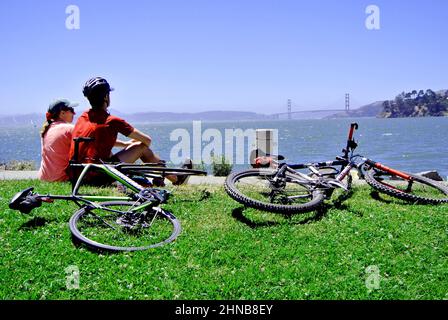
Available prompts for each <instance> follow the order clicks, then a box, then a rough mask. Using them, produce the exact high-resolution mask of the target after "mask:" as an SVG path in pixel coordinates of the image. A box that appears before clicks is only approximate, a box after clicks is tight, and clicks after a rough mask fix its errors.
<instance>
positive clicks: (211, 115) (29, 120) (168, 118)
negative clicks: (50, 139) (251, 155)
mask: <svg viewBox="0 0 448 320" xmlns="http://www.w3.org/2000/svg"><path fill="white" fill-rule="evenodd" d="M80 113H81V112H78V115H79V114H80ZM111 114H113V115H116V116H119V117H122V118H124V119H126V121H129V122H130V123H148V122H181V121H195V120H198V121H238V120H262V119H269V118H270V117H269V116H267V115H264V114H259V113H255V112H244V111H207V112H198V113H175V112H139V113H133V114H125V113H122V112H119V111H117V110H113V109H112V110H111ZM44 120H45V119H44V114H38V113H31V114H22V115H11V116H1V115H0V125H2V126H19V125H30V124H31V125H35V126H38V127H40V126H41V125H42V123H43V122H44Z"/></svg>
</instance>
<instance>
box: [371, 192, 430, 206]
mask: <svg viewBox="0 0 448 320" xmlns="http://www.w3.org/2000/svg"><path fill="white" fill-rule="evenodd" d="M370 196H371V197H372V199H374V200H377V201H380V202H382V203H385V204H399V205H404V206H414V205H418V204H423V203H418V202H410V201H405V200H402V199H398V198H393V197H391V196H388V195H385V194H381V193H379V192H378V191H376V190H372V191H371V192H370Z"/></svg>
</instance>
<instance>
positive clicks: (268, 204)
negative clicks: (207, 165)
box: [224, 169, 324, 214]
mask: <svg viewBox="0 0 448 320" xmlns="http://www.w3.org/2000/svg"><path fill="white" fill-rule="evenodd" d="M274 175H275V171H273V170H263V169H254V170H247V171H242V172H237V173H232V174H230V175H229V176H228V177H227V178H226V181H225V184H224V187H225V190H226V192H227V193H228V195H229V196H230V197H231V198H233V199H234V200H236V201H238V202H239V203H242V204H244V205H246V206H248V207H252V208H255V209H259V210H264V211H269V212H275V213H285V214H290V213H299V212H309V211H312V210H314V209H316V208H317V207H318V206H320V205H321V203H322V202H323V201H324V194H323V191H322V190H319V189H312V188H311V187H310V186H308V185H306V184H300V183H298V182H294V181H293V180H292V176H291V175H290V174H289V173H286V179H284V181H283V183H281V185H279V184H275V183H273V180H272V179H273V178H274Z"/></svg>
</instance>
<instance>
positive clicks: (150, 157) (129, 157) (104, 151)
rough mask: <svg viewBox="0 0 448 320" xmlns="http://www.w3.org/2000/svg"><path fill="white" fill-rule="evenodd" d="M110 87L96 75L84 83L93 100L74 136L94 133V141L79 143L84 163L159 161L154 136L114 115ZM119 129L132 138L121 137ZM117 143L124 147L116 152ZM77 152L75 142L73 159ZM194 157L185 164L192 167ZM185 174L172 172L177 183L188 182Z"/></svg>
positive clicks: (80, 118)
mask: <svg viewBox="0 0 448 320" xmlns="http://www.w3.org/2000/svg"><path fill="white" fill-rule="evenodd" d="M112 90H113V89H112V88H111V87H110V85H109V83H108V82H107V81H106V79H104V78H101V77H96V78H92V79H90V80H88V81H87V82H86V84H85V85H84V89H83V94H84V96H85V97H86V98H87V99H88V100H89V102H90V105H91V109H90V110H88V111H85V112H84V113H83V114H82V115H81V116H80V117H79V119H78V121H77V122H76V125H75V127H74V129H73V138H77V137H92V138H94V140H93V141H91V142H82V143H80V145H79V150H78V161H79V162H82V163H101V162H124V163H133V162H135V161H137V160H138V159H141V160H142V161H143V162H145V163H158V162H160V158H159V157H158V156H157V155H156V154H154V152H153V151H152V150H151V149H150V148H149V147H150V145H151V141H152V140H151V137H150V136H148V135H146V134H144V133H143V132H141V131H139V130H138V129H136V128H134V127H133V126H132V125H130V124H129V123H127V122H126V121H125V120H123V119H121V118H119V117H116V116H112V115H110V114H109V112H108V111H107V108H108V107H109V106H110V91H112ZM118 133H121V134H122V135H124V136H126V137H129V138H131V139H132V140H129V141H120V140H117V136H118ZM113 147H121V148H123V149H122V150H121V151H119V152H117V153H116V154H112V148H113ZM73 156H74V143H72V145H71V149H70V159H72V158H73ZM191 166H192V165H191V161H190V162H189V163H188V165H186V166H185V167H190V168H191ZM184 177H185V176H180V177H176V176H169V177H167V178H168V179H169V180H171V181H172V182H173V184H176V185H177V184H182V183H184V182H185V180H186V179H184Z"/></svg>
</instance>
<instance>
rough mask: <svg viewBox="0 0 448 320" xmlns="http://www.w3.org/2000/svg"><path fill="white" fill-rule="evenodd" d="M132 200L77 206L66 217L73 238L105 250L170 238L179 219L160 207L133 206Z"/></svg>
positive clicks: (148, 244)
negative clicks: (70, 214)
mask: <svg viewBox="0 0 448 320" xmlns="http://www.w3.org/2000/svg"><path fill="white" fill-rule="evenodd" d="M139 204H140V203H137V204H136V203H135V202H132V201H111V202H104V203H101V204H100V205H99V207H98V208H92V207H89V206H84V207H81V208H80V209H79V210H78V211H76V212H75V213H74V214H73V216H72V217H71V218H70V222H69V227H70V231H71V233H72V235H73V237H74V239H75V240H77V241H80V242H82V243H84V244H86V245H87V246H89V247H91V248H94V249H98V250H105V251H138V250H146V249H150V248H155V247H160V246H162V245H164V244H167V243H169V242H172V241H174V240H175V239H176V238H177V236H178V235H179V233H180V231H181V227H180V222H179V220H177V218H176V217H175V216H174V215H172V214H171V213H170V212H168V211H165V210H163V209H161V208H158V207H155V208H146V209H143V210H140V211H137V210H134V208H135V207H136V205H137V206H138V205H139Z"/></svg>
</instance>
